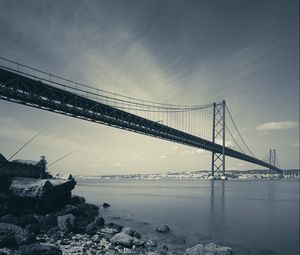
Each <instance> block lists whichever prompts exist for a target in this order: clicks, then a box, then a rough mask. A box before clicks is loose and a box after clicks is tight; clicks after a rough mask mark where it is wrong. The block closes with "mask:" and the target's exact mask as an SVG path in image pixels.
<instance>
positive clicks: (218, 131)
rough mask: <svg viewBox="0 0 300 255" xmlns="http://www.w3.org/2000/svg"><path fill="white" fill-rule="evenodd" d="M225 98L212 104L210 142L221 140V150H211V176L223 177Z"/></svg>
mask: <svg viewBox="0 0 300 255" xmlns="http://www.w3.org/2000/svg"><path fill="white" fill-rule="evenodd" d="M225 109H226V103H225V100H223V101H222V103H220V104H216V103H214V104H213V128H212V131H213V133H212V142H213V143H216V142H218V143H219V142H221V145H222V151H221V152H216V151H212V160H211V176H212V178H214V177H215V175H216V174H217V175H218V176H220V175H221V176H222V177H223V178H225V129H226V128H225Z"/></svg>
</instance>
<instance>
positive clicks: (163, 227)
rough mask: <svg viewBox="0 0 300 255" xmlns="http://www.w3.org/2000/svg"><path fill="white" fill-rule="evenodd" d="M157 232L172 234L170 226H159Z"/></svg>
mask: <svg viewBox="0 0 300 255" xmlns="http://www.w3.org/2000/svg"><path fill="white" fill-rule="evenodd" d="M155 230H156V232H159V233H167V232H170V228H169V226H168V225H163V226H158V227H156V229H155Z"/></svg>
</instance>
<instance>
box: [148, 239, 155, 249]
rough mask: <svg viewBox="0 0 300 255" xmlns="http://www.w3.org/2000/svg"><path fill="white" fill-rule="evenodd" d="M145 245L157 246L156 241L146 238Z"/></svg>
mask: <svg viewBox="0 0 300 255" xmlns="http://www.w3.org/2000/svg"><path fill="white" fill-rule="evenodd" d="M146 246H149V247H156V246H157V242H156V241H153V240H148V241H146Z"/></svg>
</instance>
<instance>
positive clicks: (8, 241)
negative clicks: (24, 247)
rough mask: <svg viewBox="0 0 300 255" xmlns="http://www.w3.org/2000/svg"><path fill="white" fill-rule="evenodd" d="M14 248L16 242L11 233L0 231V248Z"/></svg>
mask: <svg viewBox="0 0 300 255" xmlns="http://www.w3.org/2000/svg"><path fill="white" fill-rule="evenodd" d="M15 246H16V240H15V236H14V234H13V232H11V231H1V230H0V248H4V247H15Z"/></svg>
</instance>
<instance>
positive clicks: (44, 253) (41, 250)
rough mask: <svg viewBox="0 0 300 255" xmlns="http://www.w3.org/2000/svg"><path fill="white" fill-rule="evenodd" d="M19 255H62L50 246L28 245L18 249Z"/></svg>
mask: <svg viewBox="0 0 300 255" xmlns="http://www.w3.org/2000/svg"><path fill="white" fill-rule="evenodd" d="M20 251H21V255H33V254H34V255H62V252H61V250H60V249H59V248H58V247H56V246H54V245H52V244H30V245H24V246H21V247H20Z"/></svg>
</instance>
